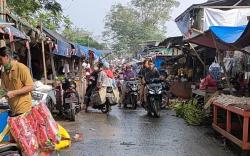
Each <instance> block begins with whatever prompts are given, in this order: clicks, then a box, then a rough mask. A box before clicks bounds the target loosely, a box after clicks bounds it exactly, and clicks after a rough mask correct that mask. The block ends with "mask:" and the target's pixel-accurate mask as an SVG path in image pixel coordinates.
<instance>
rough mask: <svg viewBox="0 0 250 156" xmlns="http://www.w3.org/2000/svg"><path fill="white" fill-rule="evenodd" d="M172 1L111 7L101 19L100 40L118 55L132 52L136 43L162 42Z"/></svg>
mask: <svg viewBox="0 0 250 156" xmlns="http://www.w3.org/2000/svg"><path fill="white" fill-rule="evenodd" d="M178 4H179V3H178V2H177V1H176V0H154V1H152V0H132V1H131V4H130V5H128V6H123V5H121V4H117V5H114V6H112V8H111V10H110V12H109V14H108V15H107V16H106V19H105V31H104V32H103V36H104V37H105V38H106V39H107V40H108V41H109V42H111V43H112V46H113V48H114V49H115V50H116V51H120V52H135V51H138V50H139V49H141V46H140V43H143V42H145V41H149V40H161V39H163V38H164V34H165V29H164V24H165V22H166V21H167V20H169V19H170V11H171V8H173V7H175V6H178Z"/></svg>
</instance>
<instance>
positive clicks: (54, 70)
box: [49, 42, 56, 79]
mask: <svg viewBox="0 0 250 156" xmlns="http://www.w3.org/2000/svg"><path fill="white" fill-rule="evenodd" d="M49 53H50V62H51V67H52V73H53V79H55V78H56V69H55V61H54V54H53V53H52V42H50V43H49Z"/></svg>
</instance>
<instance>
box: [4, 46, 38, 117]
mask: <svg viewBox="0 0 250 156" xmlns="http://www.w3.org/2000/svg"><path fill="white" fill-rule="evenodd" d="M0 64H1V65H2V66H3V68H4V69H3V72H2V74H1V87H2V88H3V89H5V90H6V91H7V93H6V97H7V99H8V103H9V105H10V111H11V113H10V115H11V116H18V115H21V114H24V113H26V112H29V111H31V107H32V101H31V100H32V98H31V91H32V90H33V80H32V77H31V74H30V70H29V68H28V67H26V66H25V65H24V64H22V63H19V62H17V61H14V60H13V59H12V57H11V52H10V50H9V49H8V48H6V47H2V48H0Z"/></svg>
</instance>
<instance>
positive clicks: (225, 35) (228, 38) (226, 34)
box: [210, 26, 246, 44]
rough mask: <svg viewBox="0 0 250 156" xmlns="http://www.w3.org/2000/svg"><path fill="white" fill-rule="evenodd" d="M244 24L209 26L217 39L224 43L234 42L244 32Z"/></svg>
mask: <svg viewBox="0 0 250 156" xmlns="http://www.w3.org/2000/svg"><path fill="white" fill-rule="evenodd" d="M245 29H246V26H239V27H224V26H211V27H210V31H212V33H213V34H214V35H216V37H217V38H218V39H220V40H221V41H222V42H225V43H229V44H232V43H235V42H236V41H237V40H238V39H239V38H240V37H241V36H242V34H243V33H244V31H245Z"/></svg>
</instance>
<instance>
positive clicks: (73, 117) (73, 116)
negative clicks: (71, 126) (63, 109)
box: [69, 109, 76, 121]
mask: <svg viewBox="0 0 250 156" xmlns="http://www.w3.org/2000/svg"><path fill="white" fill-rule="evenodd" d="M69 119H70V121H76V110H75V109H71V110H70V112H69Z"/></svg>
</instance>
